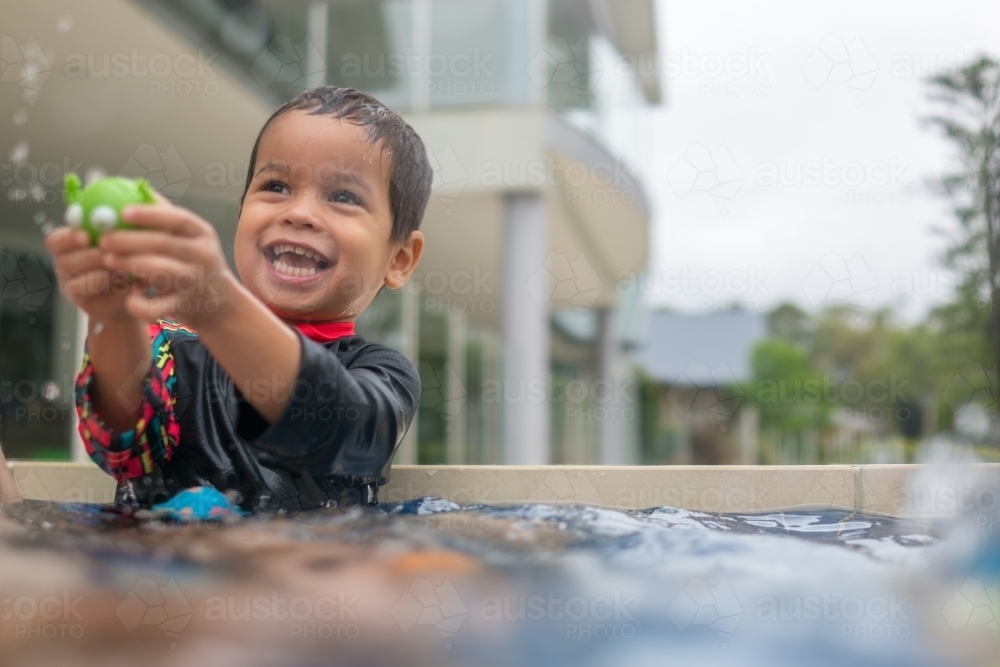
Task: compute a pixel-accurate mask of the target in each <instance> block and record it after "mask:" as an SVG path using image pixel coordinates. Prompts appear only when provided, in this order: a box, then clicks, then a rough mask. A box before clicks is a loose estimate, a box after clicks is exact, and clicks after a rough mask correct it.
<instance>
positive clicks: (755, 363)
mask: <svg viewBox="0 0 1000 667" xmlns="http://www.w3.org/2000/svg"><path fill="white" fill-rule="evenodd" d="M752 368H753V385H752V387H751V391H750V392H749V393H750V400H752V401H753V402H754V403H756V404H757V405H758V406H759V407H760V420H761V426H763V427H764V428H777V429H779V430H781V431H785V432H796V431H802V430H805V429H808V428H820V427H822V426H824V425H825V424H826V422H827V419H828V416H829V409H830V406H829V404H828V403H825V402H824V397H823V378H822V377H821V375H820V373H818V372H817V371H816V369H815V368H814V367H813V365H812V364H811V363H810V360H809V357H808V355H807V354H806V352H805V351H804V350H803V349H801V348H800V347H799V346H798V345H796V344H795V343H792V342H790V341H787V340H783V339H781V338H769V339H767V340H764V341H761V342H760V343H759V344H758V345H757V346H756V347H755V348H754V351H753V359H752Z"/></svg>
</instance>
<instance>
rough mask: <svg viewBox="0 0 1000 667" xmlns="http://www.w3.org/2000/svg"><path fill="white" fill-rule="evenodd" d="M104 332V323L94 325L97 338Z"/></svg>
mask: <svg viewBox="0 0 1000 667" xmlns="http://www.w3.org/2000/svg"><path fill="white" fill-rule="evenodd" d="M102 331H104V322H98V323H97V324H95V325H94V335H95V336H96V335H97V334H99V333H101V332H102Z"/></svg>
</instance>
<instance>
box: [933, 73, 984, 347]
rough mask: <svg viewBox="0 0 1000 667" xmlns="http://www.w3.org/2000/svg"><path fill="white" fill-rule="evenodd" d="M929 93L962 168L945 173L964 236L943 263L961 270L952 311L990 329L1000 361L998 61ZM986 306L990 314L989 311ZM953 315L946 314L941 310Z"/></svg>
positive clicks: (944, 184)
mask: <svg viewBox="0 0 1000 667" xmlns="http://www.w3.org/2000/svg"><path fill="white" fill-rule="evenodd" d="M930 85H931V88H932V93H931V97H932V99H934V100H935V101H937V102H939V103H940V104H941V105H942V107H943V108H942V110H941V112H940V113H938V114H936V115H933V116H931V117H930V118H929V119H928V120H929V121H930V123H931V124H932V125H934V126H936V127H938V128H939V129H941V130H942V131H943V132H944V135H945V136H946V137H947V138H948V139H950V140H951V141H952V143H953V144H954V145H955V147H956V148H957V151H958V157H959V158H960V162H961V166H960V167H959V168H958V169H956V170H955V171H954V172H952V173H949V174H946V175H945V176H943V177H942V178H941V179H940V186H941V188H942V189H943V191H944V192H945V193H946V194H947V195H948V196H949V197H950V198H951V199H952V202H953V210H954V213H955V216H956V218H957V220H958V223H959V232H960V234H959V237H958V238H957V239H956V240H955V241H954V243H953V244H952V245H951V246H950V247H948V248H947V250H946V251H945V254H944V257H943V259H944V263H945V265H946V266H948V267H949V268H951V269H953V270H955V271H957V272H958V273H959V275H960V276H961V282H960V293H959V295H958V297H959V298H958V301H957V302H956V304H955V305H956V306H957V307H963V306H964V308H961V309H963V310H966V311H969V310H970V309H975V310H974V311H972V312H967V313H966V314H965V315H959V314H958V313H952V315H954V316H960V317H961V318H962V319H965V320H966V321H970V322H979V323H981V324H980V326H984V327H985V331H984V333H985V335H986V338H987V340H988V342H989V346H990V349H991V353H992V356H993V357H994V360H997V359H1000V178H998V176H1000V63H998V62H997V61H995V60H993V59H992V58H989V57H986V56H981V57H979V58H977V59H976V60H974V61H972V62H970V63H969V64H967V65H964V66H962V67H959V68H957V69H955V70H952V71H949V72H945V73H943V74H940V75H937V76H934V77H932V78H931V79H930ZM983 311H985V313H984V312H983ZM939 314H940V315H947V313H939Z"/></svg>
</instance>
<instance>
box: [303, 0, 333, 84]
mask: <svg viewBox="0 0 1000 667" xmlns="http://www.w3.org/2000/svg"><path fill="white" fill-rule="evenodd" d="M329 11H330V5H328V4H327V3H325V2H312V3H309V13H308V15H307V16H308V27H307V30H308V35H309V42H310V46H312V48H311V49H307V50H306V62H305V65H306V76H307V80H306V85H307V86H309V87H310V88H315V87H316V86H322V85H324V84H325V83H326V78H327V77H326V67H327V65H326V53H327V44H328V42H329V41H330V39H329V35H328V32H329V31H328V28H329Z"/></svg>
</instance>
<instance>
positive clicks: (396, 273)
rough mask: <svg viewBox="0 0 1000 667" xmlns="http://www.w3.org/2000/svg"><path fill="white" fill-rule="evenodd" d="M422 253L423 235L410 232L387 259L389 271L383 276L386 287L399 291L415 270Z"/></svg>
mask: <svg viewBox="0 0 1000 667" xmlns="http://www.w3.org/2000/svg"><path fill="white" fill-rule="evenodd" d="M423 251H424V235H423V234H422V233H421V232H410V238H408V239H406V240H405V241H403V243H402V244H401V245H400V246H399V247H398V248H396V252H395V254H394V255H393V256H392V257H391V258H390V259H389V271H388V272H387V273H386V274H385V285H386V287H388V288H389V289H399V288H400V287H402V286H403V285H405V284H406V281H407V280H409V278H410V274H412V273H413V270H414V269H415V268H417V263H418V262H420V255H421V254H422V253H423Z"/></svg>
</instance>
